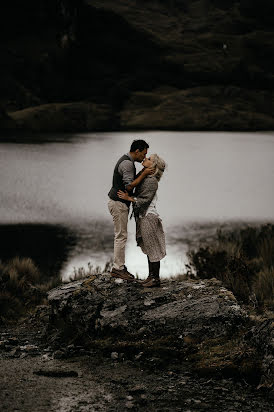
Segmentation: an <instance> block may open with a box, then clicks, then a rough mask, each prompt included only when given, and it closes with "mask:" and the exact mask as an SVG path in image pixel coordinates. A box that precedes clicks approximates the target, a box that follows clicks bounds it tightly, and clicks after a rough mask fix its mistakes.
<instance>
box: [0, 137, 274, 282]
mask: <svg viewBox="0 0 274 412" xmlns="http://www.w3.org/2000/svg"><path fill="white" fill-rule="evenodd" d="M137 138H142V139H145V140H146V141H147V142H148V143H149V145H150V149H149V154H152V153H158V154H159V155H160V156H161V157H163V158H164V159H165V160H166V162H167V164H168V168H167V171H166V172H165V174H164V175H163V178H162V180H161V181H160V184H159V191H158V206H157V207H158V210H159V213H160V215H161V218H162V220H163V224H164V229H165V232H166V240H167V256H166V257H165V259H163V261H162V266H161V275H162V276H170V275H175V274H177V273H181V272H183V271H184V268H185V263H186V262H187V259H186V252H187V250H188V247H189V246H191V245H195V244H197V241H199V239H203V238H206V237H210V236H212V235H213V234H214V233H215V232H216V228H217V227H220V226H223V227H229V226H230V225H231V224H238V223H240V224H241V223H243V222H247V223H254V222H256V223H258V222H270V221H271V222H273V221H274V191H273V180H274V179H273V178H274V133H273V132H269V133H235V132H234V133H219V132H210V133H206V132H162V131H161V132H158V131H157V132H138V133H137V132H130V133H129V132H115V133H87V134H73V135H72V134H71V135H46V136H40V137H37V136H36V137H29V138H24V141H21V140H20V139H21V138H20V137H17V138H9V139H2V140H1V141H0V183H1V198H0V225H1V227H2V228H5V233H11V232H10V228H13V230H14V228H15V227H17V228H19V230H18V231H17V232H16V233H17V235H16V236H15V235H14V234H13V235H10V246H9V248H10V249H12V245H13V244H15V243H16V239H20V242H23V243H26V239H27V237H28V236H30V234H29V233H30V232H28V230H29V229H28V230H27V229H26V228H30V227H31V228H32V232H31V233H32V236H36V238H37V239H38V240H37V241H36V240H35V242H34V243H35V244H36V245H37V244H38V243H39V236H40V237H43V236H44V235H43V233H44V232H43V231H40V232H39V233H41V235H39V233H38V232H37V231H36V232H37V233H38V234H36V232H35V230H34V229H35V228H41V227H43V225H44V227H46V226H47V225H49V226H51V227H56V228H58V227H59V228H65V229H66V230H67V231H68V232H66V233H70V235H71V236H72V237H74V241H73V242H67V244H68V245H69V246H68V249H67V253H66V255H65V257H64V259H63V261H62V262H61V266H60V267H61V269H60V270H61V272H62V276H63V278H64V279H65V278H68V277H69V275H71V274H72V273H73V268H74V267H76V268H78V267H80V266H83V267H87V264H88V262H90V263H91V264H92V265H93V266H96V265H100V266H104V264H105V263H106V261H108V260H110V259H111V258H112V241H113V227H112V219H111V216H110V215H109V212H108V209H107V193H108V191H109V189H110V186H111V180H112V173H113V168H114V165H115V163H116V161H117V160H118V158H119V157H120V156H121V155H122V154H124V153H126V152H128V150H129V147H130V144H131V142H132V140H133V139H137ZM140 168H141V165H139V164H137V170H139V169H140ZM19 224H20V226H19ZM22 224H24V225H22ZM20 228H24V236H23V235H22V230H21V229H20ZM37 230H38V229H37ZM12 233H14V232H12ZM20 233H21V235H20ZM33 233H34V235H33ZM56 233H57V234H56V236H57V238H58V236H59V237H60V236H61V237H62V236H63V237H64V238H65V240H66V235H65V234H64V232H62V233H61V232H60V231H57V232H56ZM60 233H61V234H60ZM134 236H135V224H134V221H133V220H131V221H130V222H129V239H128V244H127V255H126V256H127V259H126V264H127V266H128V269H129V270H130V271H131V272H132V273H134V274H136V273H138V274H139V276H140V277H145V276H146V275H147V269H146V266H147V264H146V257H145V256H144V255H143V254H142V252H141V251H140V250H139V248H137V247H136V245H135V238H134ZM2 237H3V236H2ZM18 242H19V241H18ZM37 242H38V243H37ZM45 243H46V244H45ZM64 243H66V241H65V242H64ZM4 244H6V243H5V240H2V244H1V247H2V248H3V247H4V246H3V245H4ZM52 245H53V243H52V240H49V241H47V240H46V237H45V236H44V244H43V243H42V244H41V247H40V255H43V253H44V250H46V249H47V256H48V259H50V255H51V252H50V247H51V246H52ZM33 248H34V246H33V245H32V246H31V249H33ZM52 248H53V246H52ZM0 252H1V251H0ZM10 252H11V253H12V251H11V250H10ZM32 252H33V250H30V255H31V253H32ZM25 253H27V251H26V252H25Z"/></svg>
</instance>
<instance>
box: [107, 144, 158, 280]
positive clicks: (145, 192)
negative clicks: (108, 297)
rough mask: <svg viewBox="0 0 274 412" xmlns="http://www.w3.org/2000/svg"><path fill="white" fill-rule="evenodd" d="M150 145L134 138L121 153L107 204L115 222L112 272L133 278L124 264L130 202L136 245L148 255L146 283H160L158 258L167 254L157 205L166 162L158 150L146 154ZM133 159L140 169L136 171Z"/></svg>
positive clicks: (122, 277) (117, 276)
mask: <svg viewBox="0 0 274 412" xmlns="http://www.w3.org/2000/svg"><path fill="white" fill-rule="evenodd" d="M148 148H149V145H148V144H147V143H146V142H145V141H144V140H134V141H133V143H132V144H131V147H130V151H129V153H127V154H125V155H123V156H122V157H121V158H120V159H119V160H118V162H117V163H116V166H115V168H114V172H113V180H112V187H111V189H110V191H109V193H108V196H109V201H108V208H109V211H110V214H111V216H112V218H113V223H114V260H113V268H112V270H111V276H113V277H115V278H121V279H124V280H127V281H134V280H135V278H134V276H133V275H132V274H131V273H129V272H128V270H127V267H126V266H125V248H126V241H127V224H128V214H129V207H130V204H131V203H132V204H133V213H134V217H135V220H136V240H137V245H138V246H140V247H141V249H142V251H143V252H144V253H145V254H146V255H147V260H148V269H149V271H148V277H147V279H146V280H145V281H143V282H142V285H143V286H145V287H154V286H160V276H159V275H160V260H161V259H163V258H164V257H165V255H166V247H165V235H164V231H163V226H162V221H161V219H160V217H159V214H158V212H157V209H156V201H157V190H158V182H159V180H160V179H161V177H162V174H163V172H164V170H165V166H166V165H165V162H164V160H163V159H161V158H160V157H159V156H158V155H157V154H152V155H150V156H148V157H147V151H148ZM135 162H139V163H142V165H143V169H142V170H141V171H140V172H139V173H138V175H136V168H135V164H134V163H135Z"/></svg>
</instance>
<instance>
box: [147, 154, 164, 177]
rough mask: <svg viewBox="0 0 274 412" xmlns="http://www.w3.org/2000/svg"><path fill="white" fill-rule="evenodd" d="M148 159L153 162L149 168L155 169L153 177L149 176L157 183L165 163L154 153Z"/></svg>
mask: <svg viewBox="0 0 274 412" xmlns="http://www.w3.org/2000/svg"><path fill="white" fill-rule="evenodd" d="M152 156H153V159H151V158H152ZM150 159H151V160H152V162H153V163H152V166H151V167H153V168H155V173H154V174H153V175H150V176H155V177H156V179H157V180H158V182H159V180H160V179H161V177H162V175H163V173H164V171H165V168H166V162H165V161H164V160H163V159H162V158H161V157H160V156H158V155H157V154H156V153H155V154H152V155H150Z"/></svg>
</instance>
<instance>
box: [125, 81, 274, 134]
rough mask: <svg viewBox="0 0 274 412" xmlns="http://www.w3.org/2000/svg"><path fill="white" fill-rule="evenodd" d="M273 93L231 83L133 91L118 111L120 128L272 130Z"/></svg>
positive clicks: (273, 121)
mask: <svg viewBox="0 0 274 412" xmlns="http://www.w3.org/2000/svg"><path fill="white" fill-rule="evenodd" d="M273 109H274V94H273V93H270V92H264V91H247V90H244V89H242V88H239V87H233V86H227V87H224V86H220V85H216V86H205V87H197V88H193V89H187V90H176V89H174V88H173V89H172V88H168V87H166V88H160V89H156V90H153V91H152V92H135V93H134V94H133V95H132V96H131V98H130V99H129V100H128V102H127V103H126V104H125V106H124V109H123V111H122V112H121V128H122V129H125V130H127V129H166V130H172V129H173V130H250V131H254V130H271V129H273V128H274V117H273V116H272V113H273Z"/></svg>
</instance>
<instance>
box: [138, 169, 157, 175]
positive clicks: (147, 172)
mask: <svg viewBox="0 0 274 412" xmlns="http://www.w3.org/2000/svg"><path fill="white" fill-rule="evenodd" d="M154 173H155V168H154V167H144V168H143V170H142V172H141V174H142V175H143V176H149V175H153V174H154Z"/></svg>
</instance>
